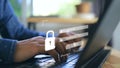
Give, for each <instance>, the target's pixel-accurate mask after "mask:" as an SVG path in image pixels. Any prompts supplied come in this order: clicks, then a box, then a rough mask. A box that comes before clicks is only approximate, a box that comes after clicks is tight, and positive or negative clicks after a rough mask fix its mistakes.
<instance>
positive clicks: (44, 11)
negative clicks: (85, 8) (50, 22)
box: [32, 0, 80, 16]
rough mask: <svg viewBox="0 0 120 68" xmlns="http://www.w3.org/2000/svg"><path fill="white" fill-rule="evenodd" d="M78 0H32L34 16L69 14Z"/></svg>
mask: <svg viewBox="0 0 120 68" xmlns="http://www.w3.org/2000/svg"><path fill="white" fill-rule="evenodd" d="M79 3H80V0H33V3H32V4H33V15H34V16H49V15H61V16H62V15H69V14H70V15H71V14H74V13H75V5H76V4H79Z"/></svg>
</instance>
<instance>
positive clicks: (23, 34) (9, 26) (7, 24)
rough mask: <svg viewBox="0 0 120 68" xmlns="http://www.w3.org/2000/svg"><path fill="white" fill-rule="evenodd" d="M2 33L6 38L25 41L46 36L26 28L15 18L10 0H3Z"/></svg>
mask: <svg viewBox="0 0 120 68" xmlns="http://www.w3.org/2000/svg"><path fill="white" fill-rule="evenodd" d="M2 1H3V6H2V8H3V9H2V10H1V11H2V20H1V21H2V24H3V26H2V32H1V35H2V37H4V38H10V39H17V40H23V39H28V38H31V37H35V36H39V35H41V36H45V34H44V33H41V32H40V33H38V32H35V31H32V30H29V29H27V28H25V27H24V26H23V25H22V24H21V23H20V21H19V20H18V19H17V17H16V16H15V14H14V12H13V10H12V8H11V5H10V3H9V2H8V0H2Z"/></svg>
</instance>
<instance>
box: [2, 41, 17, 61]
mask: <svg viewBox="0 0 120 68" xmlns="http://www.w3.org/2000/svg"><path fill="white" fill-rule="evenodd" d="M16 42H17V41H16V40H10V39H0V63H13V60H14V58H13V57H14V52H15V48H16Z"/></svg>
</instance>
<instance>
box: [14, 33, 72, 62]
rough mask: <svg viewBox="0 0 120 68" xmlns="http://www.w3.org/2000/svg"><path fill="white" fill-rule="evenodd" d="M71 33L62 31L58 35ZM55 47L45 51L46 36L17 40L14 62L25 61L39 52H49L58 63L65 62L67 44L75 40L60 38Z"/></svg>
mask: <svg viewBox="0 0 120 68" xmlns="http://www.w3.org/2000/svg"><path fill="white" fill-rule="evenodd" d="M70 35H71V34H69V33H68V34H67V33H62V34H60V35H59V36H58V37H65V36H70ZM55 41H56V42H55V46H56V47H55V49H53V50H50V51H45V38H44V37H41V36H38V37H33V38H30V39H26V40H22V41H18V42H17V46H16V51H15V54H14V62H17V63H18V62H23V61H26V60H28V59H30V58H31V57H33V56H35V55H37V54H49V55H51V56H52V57H53V58H54V59H55V61H56V62H57V63H60V62H64V61H66V60H67V55H65V56H62V57H61V55H64V54H67V50H66V48H65V46H66V44H69V43H73V42H74V41H73V40H71V41H66V42H59V39H58V38H56V40H55Z"/></svg>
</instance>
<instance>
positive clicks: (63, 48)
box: [55, 42, 67, 54]
mask: <svg viewBox="0 0 120 68" xmlns="http://www.w3.org/2000/svg"><path fill="white" fill-rule="evenodd" d="M55 49H56V50H57V51H58V53H59V54H66V52H67V51H66V44H65V43H63V42H57V43H56V48H55Z"/></svg>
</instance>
